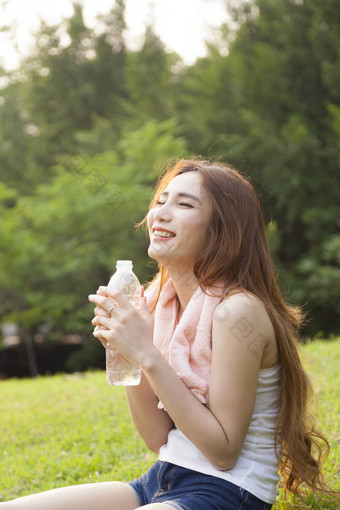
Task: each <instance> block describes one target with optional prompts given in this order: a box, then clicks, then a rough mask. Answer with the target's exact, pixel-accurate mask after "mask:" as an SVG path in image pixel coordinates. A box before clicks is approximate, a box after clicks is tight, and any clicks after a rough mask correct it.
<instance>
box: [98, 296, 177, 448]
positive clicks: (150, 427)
mask: <svg viewBox="0 0 340 510" xmlns="http://www.w3.org/2000/svg"><path fill="white" fill-rule="evenodd" d="M91 301H93V302H95V303H97V305H99V303H98V298H97V296H96V299H91ZM143 304H144V307H143V308H144V317H145V320H146V321H148V322H149V326H150V327H151V329H153V321H152V319H151V317H150V315H149V314H148V310H147V306H146V303H145V300H144V303H143ZM105 305H106V308H103V307H104V306H105ZM111 305H112V301H106V302H104V301H103V300H102V306H97V307H96V308H95V309H94V313H95V315H96V316H97V317H106V318H110V313H108V312H107V309H109V308H110V307H111ZM142 311H143V310H142ZM150 319H151V320H150ZM101 328H103V326H101ZM101 328H100V327H98V326H96V327H95V330H94V331H95V332H96V333H97V332H98V331H100V330H101ZM95 336H98V338H99V340H101V342H102V344H103V346H104V347H105V348H106V344H107V340H106V339H104V338H102V337H100V336H99V335H95ZM125 390H126V395H127V401H128V404H129V408H130V414H131V418H132V421H133V423H134V425H135V427H136V429H137V432H138V433H139V435H140V436H141V438H142V439H143V440H144V442H145V444H146V446H147V447H148V448H149V449H150V450H152V451H153V452H155V453H158V452H159V449H160V447H161V446H163V445H164V444H165V443H166V442H167V438H168V434H169V432H170V430H171V429H173V427H174V423H173V421H172V420H171V418H170V417H169V415H168V413H167V412H166V411H164V410H161V409H158V407H157V405H158V398H157V397H156V395H155V392H154V391H153V389H152V388H151V386H150V384H149V382H148V380H147V379H146V377H145V376H144V374H143V373H142V376H141V381H140V384H139V385H138V386H126V387H125Z"/></svg>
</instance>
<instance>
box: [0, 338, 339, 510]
mask: <svg viewBox="0 0 340 510" xmlns="http://www.w3.org/2000/svg"><path fill="white" fill-rule="evenodd" d="M301 351H302V359H303V363H304V366H305V368H306V370H307V372H308V373H309V375H310V377H311V379H312V381H313V384H314V390H315V394H316V397H317V403H318V410H319V423H320V428H321V430H322V431H323V432H324V433H325V434H326V436H327V437H328V439H329V441H330V443H331V447H332V450H331V454H330V456H329V458H328V460H327V463H326V464H325V471H326V473H327V478H328V481H329V483H330V486H331V487H332V488H333V489H337V490H339V489H340V486H339V481H338V478H339V472H340V447H339V435H338V434H339V432H338V429H339V411H340V403H339V396H338V389H339V387H340V373H339V366H340V339H338V340H335V341H332V342H325V341H323V342H322V341H318V342H314V343H313V344H307V345H305V346H303V347H302V349H301ZM0 387H1V392H0V417H1V434H0V501H5V500H7V499H12V498H14V497H18V496H23V495H25V494H29V493H32V492H37V491H42V490H48V489H51V488H54V487H61V486H65V485H70V484H77V483H87V482H98V481H107V480H113V479H118V480H130V479H132V478H134V477H136V476H139V475H140V474H141V473H143V472H144V471H145V470H146V469H147V468H148V466H150V465H151V464H152V462H153V461H154V460H155V459H156V455H154V454H153V453H150V452H149V451H148V450H147V449H146V447H145V446H144V444H143V442H142V441H141V439H140V438H139V437H138V435H137V433H136V432H135V430H134V427H133V425H132V424H131V421H130V418H129V412H128V408H127V404H126V401H125V392H124V390H123V389H122V388H118V387H109V386H108V385H107V384H106V381H105V374H104V373H103V372H92V373H86V374H79V375H77V374H75V375H58V376H53V377H41V378H37V379H34V380H29V379H25V380H8V381H2V382H0ZM274 508H275V510H284V509H295V508H296V509H319V510H326V509H339V508H340V503H339V500H337V501H335V499H334V497H327V496H324V495H322V494H318V495H317V496H312V495H309V496H307V497H306V498H304V499H302V500H301V499H300V500H297V501H296V502H295V501H294V500H290V501H289V502H284V499H283V495H282V492H280V494H279V497H278V500H277V503H276V505H275V507H274Z"/></svg>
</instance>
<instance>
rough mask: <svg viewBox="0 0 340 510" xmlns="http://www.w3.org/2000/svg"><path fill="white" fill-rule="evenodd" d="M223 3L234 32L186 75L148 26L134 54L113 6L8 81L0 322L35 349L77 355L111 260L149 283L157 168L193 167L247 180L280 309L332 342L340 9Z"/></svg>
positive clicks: (43, 38)
mask: <svg viewBox="0 0 340 510" xmlns="http://www.w3.org/2000/svg"><path fill="white" fill-rule="evenodd" d="M226 4H227V7H226V8H229V10H230V14H231V16H232V19H233V21H234V23H233V25H232V28H230V27H228V26H225V25H221V27H220V30H219V37H218V38H216V42H215V43H214V44H212V43H207V49H208V52H207V56H206V57H205V58H200V59H198V60H197V61H196V62H195V63H194V64H192V65H190V66H189V65H184V63H183V62H182V61H181V58H180V57H179V56H178V55H177V54H175V53H169V52H167V51H166V49H165V47H164V44H163V43H162V41H161V40H160V39H159V37H158V36H157V35H156V34H155V32H154V30H153V27H152V24H150V25H149V26H147V27H146V30H145V37H144V42H143V43H142V44H141V46H140V48H139V49H138V50H136V51H132V50H128V49H127V47H126V44H125V40H124V28H125V21H124V1H123V0H119V1H118V0H116V2H115V4H114V7H113V8H112V10H111V11H110V12H109V13H108V14H107V15H106V16H101V17H100V19H98V29H96V30H93V29H90V28H89V27H87V26H86V25H85V22H84V19H83V15H82V7H81V5H79V4H77V3H75V4H74V12H73V15H72V17H71V18H69V19H67V20H65V22H64V25H63V27H62V30H63V33H64V36H63V37H62V34H61V31H60V27H54V26H47V25H46V24H42V25H41V27H40V30H39V33H38V34H37V37H36V50H35V52H34V54H32V55H31V56H30V57H29V58H26V59H24V60H23V61H22V64H21V67H20V69H19V70H17V71H15V72H6V71H5V70H1V76H2V77H4V78H5V79H6V81H5V83H6V84H5V86H3V88H2V89H1V90H0V142H1V143H0V172H1V175H0V179H1V181H0V212H1V219H0V284H1V285H0V296H1V301H0V321H1V322H2V323H7V322H13V323H15V324H17V325H18V326H19V329H20V331H22V332H25V335H26V339H27V338H28V339H29V342H31V343H34V342H33V340H34V338H35V336H36V334H37V333H38V332H39V331H41V328H42V327H43V326H44V327H45V330H44V331H46V332H48V333H47V339H48V340H49V341H53V340H58V339H60V338H62V337H63V336H65V335H67V334H77V335H79V336H80V337H81V338H83V339H84V344H85V348H84V351H86V348H87V347H86V346H89V345H90V344H91V341H90V340H89V338H90V337H91V325H90V318H91V316H92V306H90V305H89V304H88V302H87V295H88V294H89V293H90V292H93V291H94V290H95V289H96V288H97V287H98V285H99V284H102V283H105V282H106V281H107V280H108V278H109V275H110V274H111V273H112V272H113V270H114V262H115V260H116V259H119V258H133V259H134V263H135V270H136V273H137V274H138V275H139V277H140V279H141V281H142V282H143V283H145V282H147V281H148V280H150V279H151V278H152V276H153V272H154V268H155V266H154V265H152V264H150V263H149V261H148V258H147V241H146V238H145V235H144V233H143V232H142V230H138V231H136V230H135V229H134V226H133V225H134V223H136V222H139V221H141V220H142V218H143V217H144V214H145V212H146V211H147V207H148V202H149V200H150V197H151V193H152V188H153V186H154V184H155V182H156V180H157V177H158V173H159V169H160V166H161V165H162V163H164V161H166V160H168V159H169V158H172V157H181V156H188V155H190V154H192V153H196V154H201V155H203V156H210V157H213V158H216V157H218V158H222V159H223V160H225V161H228V162H230V163H232V164H234V165H235V166H236V167H237V168H238V169H240V170H241V171H243V172H245V173H247V174H249V175H250V176H251V177H252V179H253V182H254V184H255V186H256V188H257V189H258V190H259V192H260V193H261V194H262V196H263V206H264V214H265V219H266V222H267V224H268V235H269V241H270V246H271V250H272V255H273V258H274V260H275V263H276V265H277V266H278V268H279V269H280V275H281V285H282V288H283V290H284V292H285V295H286V299H287V300H288V301H290V302H294V303H298V304H303V305H305V309H306V310H308V311H309V312H310V316H309V318H310V323H309V324H308V326H306V327H305V329H304V330H303V334H304V335H309V336H319V335H330V334H338V333H339V332H340V318H339V317H340V314H339V312H340V267H339V262H340V238H339V228H340V215H339V204H340V182H339V181H340V156H339V154H340V152H339V150H340V102H339V96H340V58H339V52H340V14H339V9H338V6H337V2H336V0H324V1H323V2H319V1H318V0H299V1H298V0H276V1H275V2H273V1H272V0H253V1H243V0H242V1H239V2H237V3H236V2H235V3H234V2H226ZM231 5H232V6H233V7H230V6H231ZM228 6H229V7H228ZM65 34H66V35H67V41H68V43H67V44H65ZM91 345H92V344H91ZM91 349H92V347H91ZM91 353H92V351H91ZM91 355H92V354H91ZM77 363H78V368H79V367H80V368H86V367H87V366H90V365H91V360H90V357H89V358H88V359H87V361H85V362H84V359H83V360H82V361H81V360H80V358H79V359H78V361H77ZM77 363H75V365H74V368H77ZM71 365H72V363H71ZM71 365H70V366H71Z"/></svg>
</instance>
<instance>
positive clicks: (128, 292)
mask: <svg viewBox="0 0 340 510" xmlns="http://www.w3.org/2000/svg"><path fill="white" fill-rule="evenodd" d="M132 268H133V264H132V261H131V260H118V261H117V263H116V272H115V273H114V274H113V276H112V277H111V279H110V282H109V284H108V285H109V287H111V288H114V289H115V290H118V291H119V292H121V293H122V294H123V295H124V296H125V297H126V298H128V300H129V301H130V303H131V304H132V305H133V306H134V307H135V308H140V304H141V296H140V283H139V281H138V278H137V276H136V275H135V274H134V273H133V271H132ZM140 379H141V370H140V368H139V367H136V366H133V365H132V364H131V363H130V362H129V361H128V360H127V359H126V358H124V356H122V355H121V354H120V353H119V352H118V351H117V349H115V348H114V347H112V346H108V347H107V348H106V380H107V382H108V384H110V385H115V386H137V385H138V384H139V383H140Z"/></svg>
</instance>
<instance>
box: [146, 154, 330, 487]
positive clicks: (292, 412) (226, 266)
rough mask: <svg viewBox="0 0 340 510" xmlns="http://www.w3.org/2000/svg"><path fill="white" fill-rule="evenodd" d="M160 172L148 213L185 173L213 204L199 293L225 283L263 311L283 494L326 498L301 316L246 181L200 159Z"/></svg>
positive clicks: (162, 276)
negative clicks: (276, 371)
mask: <svg viewBox="0 0 340 510" xmlns="http://www.w3.org/2000/svg"><path fill="white" fill-rule="evenodd" d="M165 170H166V172H165V173H164V175H163V176H161V177H160V180H159V182H158V185H157V187H156V191H155V195H154V198H153V200H152V202H151V204H150V209H151V208H153V207H154V206H155V203H156V201H157V200H158V199H159V196H160V195H161V193H162V191H163V190H164V189H165V188H166V187H167V185H168V184H169V183H170V181H171V180H172V179H173V178H174V177H176V176H177V175H179V174H182V173H185V172H199V173H200V175H201V177H202V186H203V188H204V190H205V192H207V193H208V196H209V198H210V200H211V203H212V216H211V220H210V224H209V227H208V233H207V244H206V247H205V249H204V250H203V251H202V253H201V255H200V257H199V259H198V260H197V262H196V265H195V268H194V273H195V277H196V279H197V281H198V283H199V284H200V285H201V287H202V288H203V289H204V288H208V287H210V286H212V285H213V284H215V283H216V282H219V281H221V280H222V281H224V282H225V284H226V287H227V288H228V289H229V294H228V295H230V294H231V293H233V291H234V292H237V291H240V290H241V291H242V290H246V291H250V292H252V293H253V294H255V295H256V296H257V297H258V298H259V299H260V300H261V302H262V303H263V304H264V306H265V308H266V310H267V313H268V315H269V317H270V319H271V321H272V324H273V327H274V330H275V333H276V339H277V344H278V348H279V358H280V365H281V390H280V411H279V416H278V422H277V427H276V432H275V441H276V444H280V445H281V452H277V455H278V458H279V461H280V472H281V477H282V479H283V481H284V488H285V493H286V491H289V492H292V493H294V494H297V495H300V494H301V493H302V492H303V491H302V487H301V484H306V485H307V486H308V487H309V488H310V489H311V490H312V491H315V490H324V491H327V492H328V489H327V486H326V483H325V481H324V478H323V474H322V470H321V466H322V463H323V461H324V459H325V458H326V456H327V455H328V452H329V444H328V442H327V440H326V438H325V437H324V436H323V435H322V434H321V433H320V432H318V431H317V429H316V428H315V425H314V422H313V418H312V416H311V415H310V414H309V412H308V402H309V398H310V396H311V393H312V389H311V385H310V382H309V379H308V377H307V374H306V373H305V371H304V369H303V367H302V364H301V361H300V357H299V354H298V350H297V343H298V335H299V331H300V328H301V325H302V323H303V321H304V319H305V315H304V313H303V311H302V309H301V308H300V307H297V306H292V305H289V304H287V303H286V302H285V301H284V299H283V297H282V294H281V291H280V288H279V283H278V274H277V271H276V269H275V267H274V264H273V262H272V259H271V255H270V251H269V247H268V242H267V238H266V231H265V223H264V218H263V214H262V209H261V205H260V200H259V198H258V196H257V194H256V192H255V190H254V188H253V186H252V184H251V182H250V179H249V178H248V177H247V176H244V175H243V174H241V173H240V172H238V171H237V170H235V169H234V168H232V167H231V166H229V165H226V164H224V163H213V162H211V161H207V160H203V159H199V158H197V159H190V160H178V161H177V162H175V163H174V164H172V165H171V166H168V167H167V168H166V169H165ZM145 220H146V218H145V219H144V220H143V222H142V223H144V222H145ZM158 267H159V272H158V274H157V275H156V277H155V278H154V280H153V282H155V281H156V280H159V281H160V284H159V292H158V296H159V294H160V292H161V289H162V287H163V285H164V283H165V281H166V279H167V278H168V277H169V274H168V272H167V270H166V268H165V267H164V266H162V265H161V264H158ZM153 282H151V283H153ZM156 302H157V301H156ZM330 492H332V491H330Z"/></svg>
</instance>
